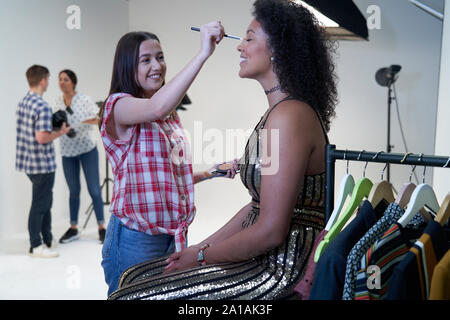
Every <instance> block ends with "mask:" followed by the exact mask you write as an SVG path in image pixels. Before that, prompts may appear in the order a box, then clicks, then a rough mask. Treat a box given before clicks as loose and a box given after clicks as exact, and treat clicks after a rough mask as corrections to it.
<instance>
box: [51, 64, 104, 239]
mask: <svg viewBox="0 0 450 320" xmlns="http://www.w3.org/2000/svg"><path fill="white" fill-rule="evenodd" d="M77 82H78V80H77V76H76V74H75V72H73V71H72V70H69V69H65V70H62V71H61V72H60V73H59V87H60V89H61V92H62V96H60V97H58V99H57V101H56V109H58V110H65V111H66V114H67V119H68V122H69V125H70V126H71V127H72V129H73V131H72V132H74V134H75V136H73V134H72V135H71V134H70V133H69V135H64V136H62V137H61V139H60V147H61V155H62V165H63V169H64V177H65V178H66V182H67V186H68V187H69V192H70V196H69V208H70V228H69V229H68V230H67V231H66V232H65V233H64V235H63V236H62V237H61V238H60V239H59V242H60V243H67V242H70V241H74V240H77V239H79V237H80V233H79V232H78V227H77V226H78V212H79V209H80V190H81V185H80V168H83V172H84V177H85V179H86V184H87V188H88V192H89V195H90V196H91V199H92V204H93V207H94V212H95V217H96V218H97V225H98V234H99V240H100V242H101V243H103V241H104V239H105V233H106V230H105V227H104V224H105V217H104V212H103V200H102V194H101V189H100V176H99V165H98V150H97V146H96V142H95V138H94V137H93V135H92V132H93V131H94V129H95V127H94V126H96V125H98V119H97V113H98V107H97V105H96V104H95V103H94V102H93V101H92V99H91V98H90V97H89V96H87V95H85V94H83V93H80V92H77V91H76V90H75V89H76V86H77Z"/></svg>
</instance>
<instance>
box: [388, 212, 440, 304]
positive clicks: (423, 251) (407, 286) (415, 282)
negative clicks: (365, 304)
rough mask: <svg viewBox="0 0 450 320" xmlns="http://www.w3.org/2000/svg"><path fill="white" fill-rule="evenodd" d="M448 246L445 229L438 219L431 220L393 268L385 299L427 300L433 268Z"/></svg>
mask: <svg viewBox="0 0 450 320" xmlns="http://www.w3.org/2000/svg"><path fill="white" fill-rule="evenodd" d="M448 249H449V245H448V239H447V236H446V234H445V232H444V229H443V228H442V226H441V225H440V224H439V223H438V222H436V221H434V220H432V221H430V222H429V223H428V225H427V227H426V228H425V231H424V233H423V235H422V236H421V237H420V238H419V240H417V241H416V242H415V243H414V245H413V246H412V248H411V249H410V250H409V251H408V252H407V253H406V255H405V258H404V259H403V260H402V261H401V262H400V263H399V264H398V265H397V266H396V267H395V268H394V270H393V272H392V277H391V279H390V285H389V289H388V292H387V296H386V299H388V300H399V299H402V300H403V299H405V300H427V299H428V298H429V293H430V286H431V279H432V276H433V270H434V268H435V266H436V264H437V262H438V261H439V260H440V259H441V258H442V257H443V256H444V254H445V253H446V252H447V251H448Z"/></svg>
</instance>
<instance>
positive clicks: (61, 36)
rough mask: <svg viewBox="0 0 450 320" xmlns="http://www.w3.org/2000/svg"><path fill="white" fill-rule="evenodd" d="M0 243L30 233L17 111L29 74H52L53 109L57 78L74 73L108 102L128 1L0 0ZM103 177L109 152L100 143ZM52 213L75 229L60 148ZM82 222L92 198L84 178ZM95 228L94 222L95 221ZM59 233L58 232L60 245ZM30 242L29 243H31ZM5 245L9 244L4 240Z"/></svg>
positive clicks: (82, 88)
mask: <svg viewBox="0 0 450 320" xmlns="http://www.w3.org/2000/svg"><path fill="white" fill-rule="evenodd" d="M69 5H78V6H79V7H80V9H81V11H80V13H81V25H80V27H81V28H80V29H79V30H69V29H68V28H67V27H66V20H67V18H68V17H69V16H70V14H67V13H66V9H67V7H68V6H69ZM0 7H1V10H0V39H1V42H0V46H1V47H0V70H1V71H0V72H1V74H2V76H1V77H0V96H1V97H2V101H1V103H0V104H1V109H2V111H3V116H2V117H0V137H1V145H2V152H1V156H0V170H1V171H0V177H1V182H0V239H2V238H3V239H4V240H5V239H8V238H9V237H10V236H11V235H13V234H15V233H27V232H28V231H27V230H28V229H27V221H28V211H29V207H30V204H31V183H30V182H29V180H28V178H27V177H26V175H25V174H24V173H22V172H17V171H15V139H16V131H15V130H16V129H15V121H16V120H15V111H16V106H17V103H18V101H19V100H20V99H21V98H22V97H23V96H24V95H25V94H26V92H27V90H28V85H27V81H26V78H25V72H26V70H27V68H28V67H30V66H31V65H32V64H41V65H44V66H46V67H47V68H48V69H49V70H50V85H49V88H48V91H47V92H46V93H45V94H44V99H45V100H47V101H48V102H49V103H50V104H53V102H54V101H55V98H56V97H57V95H59V94H60V90H59V86H58V73H59V71H61V70H62V69H64V68H70V69H72V70H74V71H75V73H77V76H78V86H77V89H78V91H79V92H83V93H85V94H87V95H90V96H91V97H92V98H93V99H94V101H97V100H101V99H104V98H105V97H106V96H107V94H108V90H109V82H110V77H111V69H112V58H113V55H114V50H115V45H116V43H117V41H118V39H119V38H120V36H121V35H122V34H124V33H125V32H127V31H128V3H127V2H126V1H125V0H96V1H89V0H70V1H69V0H39V1H35V0H33V1H28V0H16V1H9V0H0ZM97 145H98V146H99V148H98V149H99V151H100V169H101V178H103V176H104V173H103V171H104V167H105V164H104V160H103V159H104V151H103V147H102V145H101V144H100V139H99V143H98V144H97ZM55 149H56V151H57V165H58V168H57V171H56V181H55V187H54V201H53V209H52V218H53V226H55V225H57V224H58V223H61V224H64V227H68V226H69V208H68V188H67V186H66V182H65V179H64V176H63V173H62V164H61V157H60V155H59V143H58V142H57V141H56V142H55ZM82 181H83V182H82V183H83V184H82V194H81V200H82V202H81V207H80V223H82V222H84V219H85V216H84V210H85V209H86V208H87V206H88V205H89V203H90V198H89V195H88V193H87V190H86V185H85V183H84V177H82ZM90 222H91V223H92V222H93V223H95V216H93V217H92V218H91V221H90ZM60 236H61V234H55V232H54V237H55V238H57V239H56V240H58V239H59V237H60ZM27 238H28V237H27ZM0 244H3V245H6V241H4V242H1V243H0Z"/></svg>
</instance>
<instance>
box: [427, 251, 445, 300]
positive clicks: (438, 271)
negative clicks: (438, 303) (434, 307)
mask: <svg viewBox="0 0 450 320" xmlns="http://www.w3.org/2000/svg"><path fill="white" fill-rule="evenodd" d="M430 300H450V250H447V253H446V254H445V255H444V257H443V258H442V259H441V261H439V263H438V264H437V265H436V267H434V271H433V277H432V279H431V288H430Z"/></svg>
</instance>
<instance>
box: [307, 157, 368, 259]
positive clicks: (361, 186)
mask: <svg viewBox="0 0 450 320" xmlns="http://www.w3.org/2000/svg"><path fill="white" fill-rule="evenodd" d="M363 152H364V150H363V151H361V153H360V154H359V155H358V160H359V159H360V157H361V154H362V153H363ZM366 167H367V163H366V166H365V167H364V171H363V177H362V178H361V179H359V180H358V182H357V183H356V185H355V187H354V188H353V191H352V197H351V198H350V202H349V204H348V206H347V207H346V208H345V210H344V211H343V212H342V213H341V214H340V215H339V219H338V221H336V223H335V224H333V226H332V227H331V229H330V231H328V233H327V234H326V235H325V237H324V239H323V240H322V241H321V242H320V243H319V245H318V246H317V249H316V252H315V253H314V262H316V263H317V262H318V261H319V258H320V256H321V254H322V253H323V251H325V249H326V248H327V246H328V245H329V244H330V242H331V241H333V239H334V238H335V237H336V236H337V235H338V234H339V232H341V230H342V228H343V227H344V226H345V224H346V223H347V221H348V220H349V219H350V217H351V216H352V215H353V214H354V213H355V212H356V208H357V207H358V206H359V204H360V203H361V201H362V200H363V199H364V198H367V197H368V196H369V193H370V189H372V186H373V183H372V181H370V180H369V179H368V178H366V177H365V168H366Z"/></svg>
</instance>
